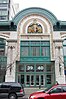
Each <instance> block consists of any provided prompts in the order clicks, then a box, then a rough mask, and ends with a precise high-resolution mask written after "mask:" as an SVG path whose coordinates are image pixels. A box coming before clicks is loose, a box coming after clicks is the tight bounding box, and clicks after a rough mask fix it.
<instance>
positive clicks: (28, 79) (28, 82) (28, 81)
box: [26, 75, 30, 85]
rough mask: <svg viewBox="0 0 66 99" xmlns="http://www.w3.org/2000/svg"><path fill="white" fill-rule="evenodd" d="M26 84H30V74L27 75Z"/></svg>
mask: <svg viewBox="0 0 66 99" xmlns="http://www.w3.org/2000/svg"><path fill="white" fill-rule="evenodd" d="M26 84H27V85H29V84H30V76H29V75H26Z"/></svg>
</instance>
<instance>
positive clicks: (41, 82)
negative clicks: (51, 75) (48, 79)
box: [36, 74, 45, 86]
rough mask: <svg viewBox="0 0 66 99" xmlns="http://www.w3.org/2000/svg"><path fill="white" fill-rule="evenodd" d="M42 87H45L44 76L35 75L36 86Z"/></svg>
mask: <svg viewBox="0 0 66 99" xmlns="http://www.w3.org/2000/svg"><path fill="white" fill-rule="evenodd" d="M39 85H40V86H44V85H45V76H44V75H42V74H41V75H36V86H39Z"/></svg>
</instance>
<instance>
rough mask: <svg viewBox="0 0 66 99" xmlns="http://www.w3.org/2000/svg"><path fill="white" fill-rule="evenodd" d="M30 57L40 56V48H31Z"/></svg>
mask: <svg viewBox="0 0 66 99" xmlns="http://www.w3.org/2000/svg"><path fill="white" fill-rule="evenodd" d="M31 50H32V52H31V56H40V47H31Z"/></svg>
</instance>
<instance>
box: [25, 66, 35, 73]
mask: <svg viewBox="0 0 66 99" xmlns="http://www.w3.org/2000/svg"><path fill="white" fill-rule="evenodd" d="M26 72H34V65H27V66H26Z"/></svg>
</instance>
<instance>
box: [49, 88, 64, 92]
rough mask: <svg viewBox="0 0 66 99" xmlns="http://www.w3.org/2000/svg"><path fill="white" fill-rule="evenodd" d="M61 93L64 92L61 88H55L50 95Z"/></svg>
mask: <svg viewBox="0 0 66 99" xmlns="http://www.w3.org/2000/svg"><path fill="white" fill-rule="evenodd" d="M60 92H62V89H61V87H57V88H54V89H52V90H51V91H50V93H60Z"/></svg>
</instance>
